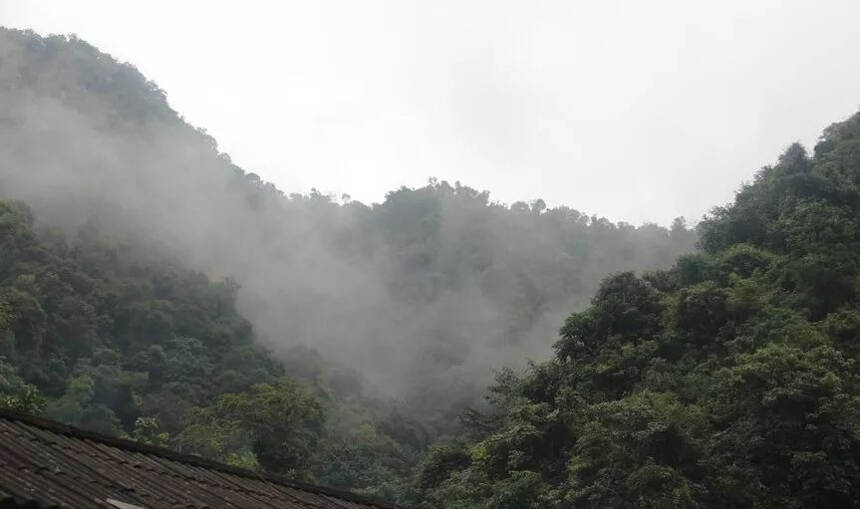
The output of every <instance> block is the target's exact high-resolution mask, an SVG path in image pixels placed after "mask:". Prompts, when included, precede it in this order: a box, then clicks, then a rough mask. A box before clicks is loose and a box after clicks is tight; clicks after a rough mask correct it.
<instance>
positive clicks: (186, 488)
mask: <svg viewBox="0 0 860 509" xmlns="http://www.w3.org/2000/svg"><path fill="white" fill-rule="evenodd" d="M129 504H130V505H129ZM6 507H32V508H34V509H47V508H51V507H70V508H75V509H89V508H105V509H134V507H140V508H144V509H161V508H176V509H179V508H182V509H200V508H212V509H216V508H241V509H245V508H272V509H274V508H278V509H398V506H395V505H392V504H386V503H384V502H379V501H373V500H369V499H366V498H364V497H360V496H358V495H353V494H350V493H344V492H340V491H336V490H331V489H327V488H320V487H316V486H309V485H306V484H303V483H298V482H293V481H290V480H287V479H281V478H278V477H274V476H269V475H264V474H260V473H257V472H252V471H249V470H242V469H238V468H233V467H230V466H228V465H222V464H220V463H215V462H212V461H208V460H206V459H203V458H199V457H195V456H187V455H182V454H177V453H175V452H173V451H169V450H167V449H162V448H159V447H152V446H148V445H145V444H140V443H137V442H131V441H128V440H121V439H117V438H112V437H107V436H103V435H99V434H97V433H92V432H88V431H84V430H80V429H76V428H72V427H69V426H65V425H63V424H60V423H57V422H53V421H48V420H44V419H40V418H36V417H32V416H25V415H20V414H15V413H9V412H2V411H0V509H2V508H6ZM401 509H402V508H401Z"/></svg>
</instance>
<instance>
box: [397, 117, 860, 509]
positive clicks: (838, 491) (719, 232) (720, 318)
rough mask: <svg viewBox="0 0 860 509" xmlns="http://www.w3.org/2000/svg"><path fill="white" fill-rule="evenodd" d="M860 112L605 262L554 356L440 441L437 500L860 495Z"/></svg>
mask: <svg viewBox="0 0 860 509" xmlns="http://www.w3.org/2000/svg"><path fill="white" fill-rule="evenodd" d="M858 218H860V114H857V115H854V116H853V117H851V118H850V119H848V120H846V121H844V122H841V123H837V124H834V125H832V126H831V127H829V128H828V129H827V130H826V131H825V132H824V133H823V135H822V137H821V141H820V142H819V143H818V144H817V145H816V147H815V151H814V154H813V155H812V156H811V157H810V156H809V155H808V154H807V153H806V151H805V150H804V149H803V147H801V146H799V145H796V144H795V145H792V146H791V147H790V148H789V149H788V150H787V151H786V152H785V153H784V154H783V155H782V156H781V157H780V158H779V161H778V163H777V164H775V165H774V166H772V167H766V168H764V169H762V170H761V171H760V172H759V173H758V174H757V175H756V177H755V180H754V182H753V183H751V184H749V185H745V186H743V187H742V188H741V190H740V191H739V192H738V194H737V196H736V198H735V201H734V203H733V204H731V205H729V206H727V207H718V208H716V209H714V211H713V212H712V214H711V215H710V216H709V217H708V218H706V220H705V221H703V222H702V223H701V235H702V245H703V247H704V252H702V253H699V254H692V255H686V256H682V257H681V258H680V259H679V260H678V261H677V263H676V264H675V266H674V267H673V268H672V269H670V270H667V271H662V272H656V273H651V274H646V275H644V276H636V275H634V274H632V273H622V274H618V275H615V276H612V277H609V278H607V279H606V280H605V281H604V282H603V283H602V285H601V286H600V289H599V290H598V291H597V293H596V294H595V296H594V299H593V300H592V305H591V307H589V308H588V309H586V310H585V311H583V312H580V313H574V314H573V315H571V316H570V317H569V318H568V319H567V320H566V321H565V323H564V326H563V328H562V329H561V339H560V340H559V341H558V342H557V343H556V345H555V350H556V356H555V358H554V359H553V360H551V361H549V362H545V363H540V364H537V365H534V366H532V367H531V368H530V369H529V370H528V371H527V372H526V373H524V374H523V375H522V376H517V375H516V374H515V373H513V372H511V371H506V372H503V373H502V374H501V375H500V376H499V378H498V380H497V385H496V386H495V387H494V388H493V389H492V391H491V393H490V399H491V401H492V402H493V403H494V405H495V412H493V413H489V414H486V415H479V414H473V415H471V417H470V419H469V424H470V426H469V427H470V430H469V432H468V433H466V434H464V435H463V436H461V437H460V438H459V439H457V440H455V441H452V442H449V443H445V444H439V445H437V446H436V447H434V449H433V452H432V453H431V454H430V455H429V456H428V458H427V459H426V460H425V461H424V462H423V464H422V467H421V470H420V473H419V474H418V475H417V476H416V478H415V482H414V488H415V490H416V494H415V495H414V498H413V499H412V501H413V503H415V504H416V506H421V504H424V505H425V506H426V507H452V508H454V507H463V508H465V507H470V508H473V507H486V508H522V507H535V508H537V507H541V508H546V507H617V508H627V507H629V508H634V507H636V508H640V507H660V508H667V507H677V508H682V507H683V508H689V507H726V508H728V507H735V508H737V507H750V508H771V507H772V508H778V507H779V508H786V507H793V508H794V507H796V508H800V507H804V508H812V507H821V508H826V507H860V363H858V361H860V348H858V345H860V222H858Z"/></svg>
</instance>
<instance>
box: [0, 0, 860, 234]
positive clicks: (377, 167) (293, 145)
mask: <svg viewBox="0 0 860 509" xmlns="http://www.w3.org/2000/svg"><path fill="white" fill-rule="evenodd" d="M858 18H860V3H858V2H856V1H853V0H829V1H814V2H813V1H795V0H789V1H784V0H764V1H756V2H748V1H742V0H729V1H724V2H716V3H704V2H686V1H660V2H648V3H643V2H618V1H609V2H582V1H572V2H567V1H546V2H538V3H535V2H527V1H522V0H499V1H493V2H487V1H475V0H467V1H449V0H443V1H435V2H414V1H393V2H392V1H384V0H372V1H363V2H350V1H321V2H311V3H303V2H265V1H256V2H255V1H251V2H243V3H241V4H235V3H230V2H202V1H185V2H166V1H159V0H153V1H148V2H131V3H129V2H111V1H106V0H84V1H75V2H55V1H50V0H44V1H43V0H28V1H14V0H0V24H3V25H6V26H16V27H20V28H33V29H35V30H36V31H38V32H40V33H77V34H78V35H80V36H81V37H83V38H85V39H86V40H88V41H90V42H91V43H93V44H95V45H96V46H98V47H99V48H101V49H102V50H104V51H107V52H109V53H111V54H113V55H114V56H116V57H117V58H119V59H120V60H124V61H129V62H132V63H134V64H135V65H136V66H137V67H139V68H140V69H141V70H142V71H143V72H144V74H145V75H146V76H148V77H149V78H150V79H153V80H155V81H156V82H157V83H158V84H159V86H161V87H162V88H164V89H165V90H167V92H168V98H169V100H170V102H171V104H172V105H173V106H174V108H175V109H177V111H180V112H181V113H182V114H183V115H184V116H185V117H186V118H187V119H188V120H189V121H190V122H191V123H192V124H194V125H198V126H203V127H205V128H206V129H207V130H208V131H209V132H210V133H212V134H213V135H214V136H215V138H216V139H218V142H219V144H220V147H221V148H222V150H223V151H225V152H227V153H229V154H230V155H231V157H232V158H233V160H235V161H237V163H238V164H239V165H241V166H242V167H243V168H248V169H251V170H253V171H255V172H256V173H258V174H260V175H261V176H263V177H264V178H265V179H266V180H268V181H271V182H274V183H275V184H277V185H278V187H279V188H281V189H284V190H287V191H288V192H309V191H310V189H311V187H315V188H317V189H320V190H322V191H323V192H333V193H335V194H337V195H339V194H341V193H344V192H345V193H349V194H351V195H352V196H353V197H354V198H355V199H359V200H362V201H364V202H368V203H369V202H373V201H380V200H382V199H383V197H384V194H385V193H386V192H387V191H389V190H391V189H394V188H397V187H398V186H400V185H410V186H417V185H422V184H423V183H424V182H425V181H426V178H427V177H428V176H431V175H433V176H436V177H439V178H440V179H448V180H451V181H454V180H461V181H463V182H468V183H470V184H471V185H472V186H475V187H477V188H479V189H491V190H492V191H493V196H494V197H496V198H498V199H501V200H503V201H506V202H509V203H510V202H513V201H516V200H521V199H526V200H531V199H535V198H543V199H544V200H546V201H547V203H548V204H549V205H550V206H555V205H570V206H574V207H577V208H580V209H582V210H587V211H589V212H592V213H595V214H598V215H601V216H606V217H609V218H611V219H613V220H616V221H618V220H625V221H630V222H633V223H635V224H639V223H641V222H643V221H656V222H658V223H660V224H668V223H669V221H671V220H672V218H673V217H675V216H677V215H684V216H685V217H687V218H690V219H697V218H699V217H700V216H701V215H702V214H703V213H704V212H705V211H706V210H707V209H708V208H709V207H711V206H712V205H714V204H719V203H726V202H728V201H730V200H731V197H732V193H733V192H734V191H735V190H736V188H737V186H738V183H739V182H741V181H742V180H744V179H747V178H748V177H749V175H750V174H751V172H753V171H754V170H755V169H756V168H758V167H760V166H762V165H764V164H768V163H769V162H771V158H772V157H773V154H777V153H780V152H781V151H782V150H783V149H785V147H786V146H787V145H788V144H789V143H791V142H792V141H795V140H799V141H802V142H803V143H804V144H805V145H807V146H812V144H814V141H815V138H816V137H817V136H818V133H820V132H821V129H823V128H824V127H826V126H827V125H828V124H829V123H830V122H831V121H832V120H833V119H835V118H841V117H843V116H845V115H847V114H848V113H850V112H851V111H854V110H856V108H857V107H858V106H860V97H858V94H857V90H858V89H860V66H856V65H852V64H853V62H854V61H855V60H856V56H855V55H854V54H853V53H854V51H855V49H856V48H857V47H858V46H860V31H858V30H857V29H856V20H857V19H858Z"/></svg>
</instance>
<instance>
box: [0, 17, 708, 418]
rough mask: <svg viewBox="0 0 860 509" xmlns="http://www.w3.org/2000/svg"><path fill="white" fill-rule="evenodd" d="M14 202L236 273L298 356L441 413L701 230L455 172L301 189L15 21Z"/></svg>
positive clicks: (260, 314)
mask: <svg viewBox="0 0 860 509" xmlns="http://www.w3.org/2000/svg"><path fill="white" fill-rule="evenodd" d="M284 150H288V149H286V148H285V149H284ZM0 198H2V199H16V200H23V201H25V202H27V203H28V204H30V205H31V207H32V208H33V209H34V211H35V213H36V217H37V220H38V221H39V224H41V225H42V226H43V227H51V228H59V229H61V230H63V231H64V232H65V233H66V234H67V235H68V236H69V239H70V242H73V241H74V238H75V235H76V233H77V231H78V230H79V229H80V228H81V227H82V226H84V225H89V226H94V225H95V226H96V227H98V228H99V229H100V230H101V231H102V232H103V233H104V234H105V235H106V236H107V237H108V238H110V239H114V241H115V242H131V243H134V244H135V245H138V246H139V249H140V250H142V251H145V252H152V253H153V256H156V255H157V256H165V255H167V256H173V257H176V258H178V259H179V260H181V261H182V263H183V264H184V265H186V266H188V267H191V268H194V269H197V270H201V271H203V272H205V273H206V274H207V275H209V276H210V277H212V278H214V279H222V278H226V277H230V278H233V279H234V280H235V281H237V282H238V284H240V285H241V289H240V291H239V305H240V308H241V311H242V312H243V314H244V315H245V316H247V317H248V318H249V319H250V320H251V322H252V323H253V325H254V329H255V331H256V333H257V336H258V337H259V339H260V340H261V341H262V342H264V344H266V345H268V346H269V347H270V348H272V349H273V350H274V351H275V352H276V353H277V354H278V355H279V356H281V357H282V358H289V356H290V355H291V352H295V351H294V350H292V349H293V348H294V347H296V346H297V345H304V346H307V347H310V348H314V349H317V350H318V351H320V352H321V353H322V354H323V355H324V356H325V357H326V358H327V359H330V360H331V361H333V362H336V363H339V364H340V365H342V366H345V367H347V368H350V369H354V370H356V371H358V372H359V373H360V374H361V377H362V378H363V379H364V380H365V383H366V384H367V391H368V392H371V393H381V394H385V395H387V396H392V397H397V398H402V399H406V400H409V401H414V402H416V403H415V404H417V405H429V406H432V405H434V404H439V405H454V406H457V405H465V404H471V403H472V402H473V400H474V399H476V398H478V395H479V394H480V393H481V388H483V387H484V386H485V384H486V383H487V382H488V381H489V380H490V377H491V372H492V370H493V369H497V368H499V367H501V366H505V365H510V364H511V363H515V364H518V365H522V363H523V362H524V360H525V359H526V358H527V357H532V358H544V357H546V356H547V355H549V353H550V352H551V345H552V343H553V342H554V341H555V339H556V331H557V330H558V327H559V326H560V324H561V321H562V319H563V317H564V316H566V315H567V314H568V313H570V312H571V311H574V310H577V309H581V308H582V307H583V306H584V305H585V304H586V303H587V302H588V299H589V298H590V295H591V294H592V292H593V290H594V288H595V287H596V285H597V284H598V282H599V281H600V279H601V278H602V277H603V276H605V275H606V274H607V273H610V272H615V271H619V270H628V269H640V270H641V269H653V268H658V267H665V266H667V264H668V263H670V262H671V260H673V259H674V258H675V257H676V256H677V254H679V253H682V252H684V251H688V250H690V249H692V244H693V241H694V239H693V235H692V233H690V232H688V231H686V230H683V229H681V228H675V229H673V230H672V232H669V231H668V230H666V229H664V228H660V227H657V226H655V225H644V226H642V227H640V228H635V227H633V226H631V225H629V224H626V223H621V224H613V223H611V222H608V221H606V220H605V219H600V218H598V217H590V216H588V215H585V214H583V213H580V212H578V211H576V210H574V209H568V208H555V209H549V210H545V207H544V206H543V204H542V202H535V203H533V204H531V205H528V204H526V203H515V204H512V205H511V206H510V207H509V206H508V205H505V204H501V203H494V202H492V200H490V198H489V196H488V194H487V193H481V192H478V191H476V190H474V189H471V188H468V187H464V186H460V185H458V184H453V183H452V184H450V185H449V184H448V183H443V182H434V183H433V184H432V185H430V186H427V187H424V188H422V189H417V190H409V189H402V190H400V191H397V192H393V193H391V194H389V196H388V197H387V199H386V200H385V201H384V203H382V204H378V205H365V204H362V203H360V202H356V201H351V200H350V199H348V198H346V197H339V198H337V199H333V198H330V197H326V196H325V195H321V194H319V193H312V194H310V195H293V196H285V195H284V194H283V193H282V192H280V191H279V190H278V189H276V188H275V186H273V185H272V184H270V183H267V182H265V181H263V180H261V179H260V178H259V177H257V176H256V175H254V174H252V173H246V172H245V171H244V170H242V169H240V168H239V167H237V166H236V165H234V164H233V163H232V162H231V160H230V158H229V157H228V156H227V155H226V154H224V153H220V152H219V151H218V148H217V145H216V142H215V140H214V139H213V138H211V137H210V136H208V135H206V134H205V133H203V132H202V131H201V130H198V129H194V128H192V127H191V126H189V125H188V124H186V123H184V122H183V121H182V120H181V119H180V118H179V117H178V115H177V114H176V112H174V111H173V110H172V109H170V108H169V107H168V105H167V103H166V101H165V98H164V95H163V93H162V92H161V91H159V89H158V88H157V86H156V85H155V84H154V83H151V82H147V81H146V80H145V79H144V78H143V76H141V75H140V74H139V73H138V72H137V71H136V70H135V69H134V68H132V67H130V66H120V65H119V64H117V63H116V62H115V61H114V60H113V59H111V58H110V57H109V56H108V55H105V54H101V53H99V52H97V51H96V50H95V49H94V48H92V47H91V46H89V45H88V44H86V43H84V42H80V41H78V40H72V41H71V42H68V41H67V40H66V39H64V38H61V37H53V38H49V39H42V38H40V37H38V36H36V35H34V34H32V33H30V34H27V33H23V32H14V31H2V32H0ZM356 390H357V388H356ZM443 401H444V403H443Z"/></svg>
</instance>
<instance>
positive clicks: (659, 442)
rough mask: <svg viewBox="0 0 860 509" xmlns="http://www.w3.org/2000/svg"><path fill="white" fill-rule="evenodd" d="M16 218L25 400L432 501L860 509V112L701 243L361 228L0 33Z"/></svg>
mask: <svg viewBox="0 0 860 509" xmlns="http://www.w3.org/2000/svg"><path fill="white" fill-rule="evenodd" d="M288 149H289V147H288V140H286V141H285V150H288ZM0 198H2V199H3V200H5V201H3V202H0V355H2V357H3V358H2V361H0V397H2V399H0V406H2V407H4V408H13V409H19V410H23V411H28V412H36V413H42V414H44V415H47V416H48V417H52V418H56V419H59V420H62V421H65V422H69V423H72V424H75V425H79V426H83V427H86V428H90V429H96V430H99V431H102V432H105V433H110V434H116V435H123V436H128V437H131V438H134V439H137V440H141V441H145V442H149V443H154V444H159V445H165V446H168V447H172V448H174V449H177V450H180V451H183V452H190V453H195V454H201V455H204V456H207V457H211V458H215V459H218V460H222V461H227V462H230V463H232V464H236V465H241V466H245V467H249V468H261V469H266V470H269V471H272V472H277V473H282V474H286V475H289V476H293V477H297V478H301V479H304V480H310V481H313V482H316V483H320V484H326V485H331V486H335V487H339V488H346V489H351V490H355V491H359V492H364V493H372V494H376V495H380V496H382V497H384V498H388V499H392V500H394V499H397V500H400V501H401V502H403V503H406V504H409V505H411V506H414V507H416V508H441V507H446V508H482V507H483V508H494V509H495V508H510V509H514V508H545V507H547V508H552V507H557V508H568V507H622V508H623V507H631V508H633V507H637V508H638V507H655V508H657V507H659V508H667V507H677V508H688V507H726V508H728V507H734V508H747V507H749V508H770V507H773V508H785V507H787V508H800V507H857V506H860V483H858V481H857V479H858V478H860V368H858V366H857V362H858V355H860V348H858V346H857V344H858V340H860V223H858V218H860V114H858V115H855V116H853V117H852V118H850V119H848V120H846V121H844V122H841V123H838V124H834V125H833V126H831V127H830V128H828V129H827V130H826V131H825V132H824V133H823V135H822V137H821V140H820V142H819V143H818V145H817V146H816V147H815V149H814V152H813V153H812V154H808V153H807V152H806V150H805V149H804V148H803V147H801V146H799V145H792V146H790V147H789V148H788V149H787V150H786V151H785V153H784V154H783V155H782V156H781V157H780V158H779V160H778V162H777V163H776V164H774V165H773V166H772V167H766V168H764V169H762V170H761V171H760V172H759V173H758V174H756V176H755V179H754V181H753V182H752V183H750V184H747V185H744V186H742V187H741V189H740V191H739V192H738V193H737V196H736V198H735V201H734V203H732V204H730V205H728V206H726V207H718V208H715V209H714V210H713V211H712V213H711V214H709V215H708V216H707V217H706V218H705V219H704V220H703V221H702V222H701V223H700V224H699V226H698V235H696V234H694V233H693V232H691V231H690V230H688V229H687V228H686V227H685V224H684V222H683V220H681V219H679V220H677V221H676V222H675V224H673V225H672V227H671V228H669V229H666V228H662V227H658V226H655V225H644V226H641V227H634V226H631V225H628V224H625V223H612V222H610V221H608V220H606V219H602V218H597V217H593V216H588V215H586V214H584V213H581V212H578V211H576V210H573V209H570V208H566V207H559V208H553V209H547V207H546V206H545V204H544V203H543V202H542V201H541V200H533V201H531V202H529V203H525V202H521V203H515V204H512V205H505V204H500V203H494V202H493V201H491V199H490V197H489V195H488V193H486V192H479V191H477V190H474V189H471V188H469V187H467V186H464V185H461V184H459V183H456V184H453V185H451V184H449V183H447V182H439V181H436V180H431V181H430V183H429V184H428V185H427V186H425V187H423V188H418V189H407V188H403V189H399V190H395V191H392V192H390V193H388V195H387V196H386V199H385V200H384V202H383V203H379V204H370V205H366V204H362V203H358V202H354V201H351V200H350V199H349V198H348V197H340V198H334V197H329V196H325V195H323V194H321V193H319V192H312V193H310V194H307V195H304V194H284V193H283V192H281V191H279V190H278V189H276V188H275V187H274V186H272V185H271V184H268V183H266V182H264V181H262V180H261V179H260V178H259V177H257V176H256V175H254V174H252V173H246V172H245V171H244V170H242V169H241V168H238V167H237V166H236V165H234V164H233V163H232V162H231V161H230V159H229V158H228V157H227V156H226V155H225V154H222V153H220V152H219V151H218V150H217V146H216V144H215V141H214V140H213V139H212V138H211V137H209V136H208V135H206V133H205V132H202V131H201V130H198V129H195V128H192V127H191V126H189V125H187V124H186V123H185V122H184V121H183V120H182V119H181V117H180V116H179V115H178V114H177V113H176V112H174V111H173V110H172V109H171V108H170V107H169V106H168V104H167V102H166V99H165V96H164V93H163V92H161V91H160V90H159V89H158V88H157V87H156V86H155V85H154V84H152V83H150V82H147V81H146V80H145V78H144V77H143V76H141V75H140V73H138V72H137V71H136V70H135V69H134V68H133V67H131V66H128V65H122V64H118V63H117V62H115V61H114V60H113V59H111V58H110V57H109V56H107V55H104V54H102V53H100V52H98V51H97V50H96V49H94V48H93V47H91V46H89V45H88V44H86V43H84V42H82V41H80V40H77V39H75V38H71V39H70V38H65V37H48V38H42V37H39V36H36V35H35V34H32V33H27V32H19V31H11V30H5V29H0ZM697 236H698V240H699V245H700V249H699V250H698V251H695V252H694V250H693V245H694V243H695V242H696V238H697ZM601 281H602V282H601ZM589 302H590V305H589ZM571 313H572V314H571ZM559 327H560V328H561V331H560V332H561V334H560V337H559V334H558V330H559ZM553 344H554V349H553ZM529 359H534V361H533V362H531V364H529V361H528V360H529ZM491 369H497V370H498V371H497V375H496V381H495V384H493V385H492V387H490V389H489V391H488V392H486V391H485V390H484V389H485V386H486V385H487V383H488V382H489V381H490V378H491ZM485 394H486V401H483V399H484V398H483V397H484V395H485Z"/></svg>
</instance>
